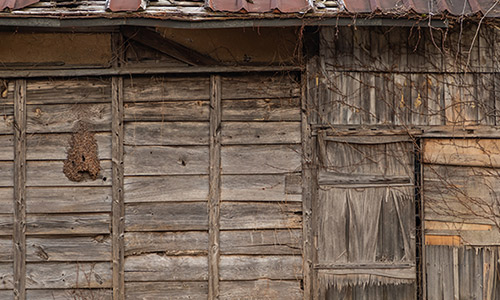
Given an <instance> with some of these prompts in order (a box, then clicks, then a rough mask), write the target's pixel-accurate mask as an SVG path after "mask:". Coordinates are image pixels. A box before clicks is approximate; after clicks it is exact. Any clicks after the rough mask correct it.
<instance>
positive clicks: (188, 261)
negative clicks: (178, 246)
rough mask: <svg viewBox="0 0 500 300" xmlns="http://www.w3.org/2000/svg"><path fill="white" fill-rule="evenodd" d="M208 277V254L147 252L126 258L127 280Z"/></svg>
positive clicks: (185, 279)
mask: <svg viewBox="0 0 500 300" xmlns="http://www.w3.org/2000/svg"><path fill="white" fill-rule="evenodd" d="M207 279H208V259H207V257H206V256H166V255H158V254H146V255H140V256H129V257H126V258H125V281H126V282H127V281H199V280H207Z"/></svg>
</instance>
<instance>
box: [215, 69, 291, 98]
mask: <svg viewBox="0 0 500 300" xmlns="http://www.w3.org/2000/svg"><path fill="white" fill-rule="evenodd" d="M299 96H300V84H299V82H297V81H296V79H294V78H293V75H286V74H285V75H282V76H279V75H276V74H272V73H269V74H266V73H261V74H258V75H234V76H231V77H226V76H224V77H222V99H223V100H225V99H231V100H234V99H248V98H252V99H260V98H264V99H269V98H288V97H299Z"/></svg>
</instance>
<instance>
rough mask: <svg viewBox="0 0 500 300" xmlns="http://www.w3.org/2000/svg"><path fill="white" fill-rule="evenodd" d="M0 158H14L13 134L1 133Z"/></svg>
mask: <svg viewBox="0 0 500 300" xmlns="http://www.w3.org/2000/svg"><path fill="white" fill-rule="evenodd" d="M0 122H1V121H0ZM0 160H14V136H13V135H0Z"/></svg>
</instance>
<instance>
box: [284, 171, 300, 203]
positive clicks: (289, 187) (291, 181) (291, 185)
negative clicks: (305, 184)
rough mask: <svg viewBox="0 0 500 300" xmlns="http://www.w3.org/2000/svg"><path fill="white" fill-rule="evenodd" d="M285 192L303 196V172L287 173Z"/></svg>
mask: <svg viewBox="0 0 500 300" xmlns="http://www.w3.org/2000/svg"><path fill="white" fill-rule="evenodd" d="M285 194H288V195H300V197H301V198H302V174H301V173H293V174H286V175H285ZM301 200H302V199H301Z"/></svg>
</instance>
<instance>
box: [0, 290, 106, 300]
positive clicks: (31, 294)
mask: <svg viewBox="0 0 500 300" xmlns="http://www.w3.org/2000/svg"><path fill="white" fill-rule="evenodd" d="M0 297H1V296H0ZM92 297H93V298H94V299H99V300H111V299H112V298H113V294H112V292H111V290H109V289H99V288H96V289H85V288H81V289H50V290H27V291H26V299H27V300H42V299H43V300H45V299H47V300H68V299H92ZM2 299H3V298H2Z"/></svg>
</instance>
